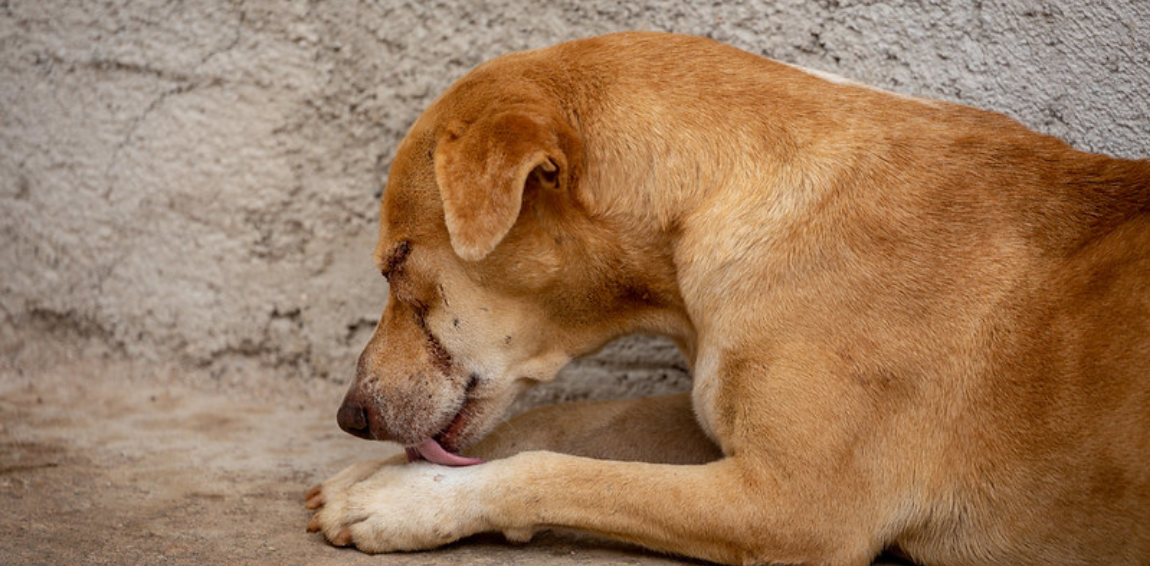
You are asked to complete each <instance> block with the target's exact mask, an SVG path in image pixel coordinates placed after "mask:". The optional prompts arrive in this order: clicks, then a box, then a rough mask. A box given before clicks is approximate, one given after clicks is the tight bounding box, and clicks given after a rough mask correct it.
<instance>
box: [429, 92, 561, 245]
mask: <svg viewBox="0 0 1150 566" xmlns="http://www.w3.org/2000/svg"><path fill="white" fill-rule="evenodd" d="M577 147H578V141H577V139H576V138H575V134H574V132H573V131H572V130H571V129H570V127H568V126H567V125H566V123H564V122H561V121H559V120H556V119H554V118H546V117H543V116H540V115H538V114H536V113H532V112H528V111H520V110H515V111H508V112H503V113H500V114H494V115H492V116H489V117H484V118H482V119H480V120H479V121H476V122H474V123H471V124H454V125H451V126H449V127H448V128H447V129H446V130H445V131H444V133H443V134H442V135H441V136H440V137H439V141H438V143H437V145H436V148H435V181H436V183H438V185H439V194H440V197H441V199H442V200H443V210H444V213H445V217H446V221H447V231H448V233H449V234H450V235H451V246H452V248H454V249H455V253H456V254H458V255H459V257H461V258H463V259H465V260H468V261H477V260H480V259H483V258H484V257H486V256H487V254H489V253H491V250H493V249H495V246H496V245H498V244H499V242H500V241H501V240H503V237H504V236H506V235H507V232H508V231H510V230H511V227H512V226H513V225H514V224H515V221H516V219H517V218H519V210H520V208H521V207H522V205H523V191H524V190H525V189H526V188H527V187H528V186H532V187H534V186H536V185H538V186H539V187H540V188H543V189H565V188H567V185H568V184H569V183H570V182H572V179H573V175H572V172H571V170H570V167H569V164H571V163H573V162H574V159H572V153H573V152H576V151H577Z"/></svg>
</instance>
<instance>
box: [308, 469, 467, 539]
mask: <svg viewBox="0 0 1150 566" xmlns="http://www.w3.org/2000/svg"><path fill="white" fill-rule="evenodd" d="M473 475H475V472H474V471H473V470H472V469H470V468H448V467H444V466H438V465H435V464H430V463H426V462H415V463H411V464H397V463H396V462H385V461H374V462H363V463H360V464H357V465H355V466H351V467H349V468H347V469H345V470H343V471H342V472H340V473H338V474H336V475H335V476H333V477H332V478H331V479H329V480H328V481H326V482H324V483H323V484H322V485H320V486H316V487H315V488H312V490H311V491H309V492H308V507H309V508H313V509H314V508H319V510H318V511H317V512H316V514H315V516H314V517H313V518H312V520H311V523H310V524H309V525H308V530H309V531H313V532H314V531H321V532H323V535H324V537H326V538H327V540H328V541H329V542H331V543H332V544H334V545H336V546H349V545H350V546H355V547H356V548H358V549H360V550H362V551H364V552H393V551H403V550H424V549H428V548H435V547H437V546H442V545H444V544H447V543H450V542H452V541H455V540H458V539H460V538H462V537H465V536H468V535H471V534H474V533H477V532H480V531H482V530H483V525H482V524H481V517H482V513H480V512H479V511H478V509H477V505H476V503H475V501H474V498H468V497H467V493H466V488H467V482H468V479H469V478H470V477H471V476H473Z"/></svg>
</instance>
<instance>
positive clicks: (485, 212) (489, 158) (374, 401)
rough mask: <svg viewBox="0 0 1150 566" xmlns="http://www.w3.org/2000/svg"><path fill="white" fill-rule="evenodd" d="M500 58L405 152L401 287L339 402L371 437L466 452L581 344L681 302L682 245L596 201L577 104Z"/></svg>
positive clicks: (392, 199)
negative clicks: (672, 248) (608, 212)
mask: <svg viewBox="0 0 1150 566" xmlns="http://www.w3.org/2000/svg"><path fill="white" fill-rule="evenodd" d="M490 66H491V64H488V66H487V68H483V67H481V69H480V70H477V71H473V72H472V74H471V75H469V76H468V77H465V78H464V79H463V80H462V81H461V82H460V83H457V84H456V85H454V86H453V87H452V88H451V89H450V90H449V91H448V92H447V93H445V94H444V95H443V96H442V97H441V98H440V99H439V100H438V101H437V102H436V103H435V104H433V105H432V107H431V108H429V109H428V110H427V111H426V112H425V113H424V115H423V116H422V117H421V118H420V119H419V120H418V121H417V122H416V124H415V125H414V126H413V127H412V129H411V131H410V132H409V133H408V135H407V136H406V137H405V139H404V140H403V141H402V142H401V144H400V146H399V148H398V150H397V154H396V158H395V160H394V162H393V163H392V167H391V171H390V174H389V178H388V186H387V190H386V192H385V195H384V199H383V204H382V211H381V229H380V240H379V244H378V247H377V249H376V261H377V263H378V267H379V268H380V270H381V271H382V273H383V275H384V276H385V277H386V278H387V279H388V282H389V295H390V296H389V298H388V303H387V306H386V309H385V310H384V313H383V316H382V318H381V320H380V322H379V325H378V326H377V327H376V330H375V334H374V335H373V336H372V338H371V341H370V343H369V344H368V345H367V347H366V348H365V349H364V351H363V354H362V355H361V356H360V358H359V364H358V368H357V374H356V378H355V382H354V383H353V384H352V385H351V388H350V390H349V391H348V393H347V397H346V398H345V400H344V404H343V406H342V407H341V408H340V411H339V419H338V420H339V423H340V426H341V427H342V428H343V429H344V430H347V431H348V432H350V433H352V434H355V435H357V436H362V437H365V438H374V439H380V440H394V441H396V442H399V443H401V444H404V445H406V446H408V447H413V446H416V445H418V444H420V443H424V442H426V441H427V440H429V439H434V440H435V441H437V442H438V443H439V444H440V445H441V446H442V447H443V448H446V449H447V450H448V451H451V452H455V451H458V450H460V449H461V448H463V447H464V446H466V445H468V444H470V443H472V442H474V441H476V440H478V439H479V438H480V437H482V436H483V435H484V434H486V433H487V432H488V431H490V429H491V428H492V427H493V426H494V425H495V424H497V423H498V422H499V420H500V419H501V417H502V415H503V413H504V411H505V409H506V408H507V406H508V405H509V404H510V403H511V402H512V401H513V400H514V398H515V396H516V395H517V394H518V393H519V392H520V391H521V390H523V389H524V388H525V387H527V386H529V385H531V384H534V383H538V382H545V381H548V380H550V379H552V378H553V377H554V376H555V375H556V373H557V372H558V370H559V369H560V368H561V367H562V366H563V365H564V364H565V363H567V362H568V361H569V360H570V359H571V358H572V357H573V356H577V355H581V354H584V353H587V352H589V351H592V350H594V349H596V348H598V347H600V346H601V345H602V344H604V343H606V342H607V341H609V340H610V339H612V338H614V337H616V336H619V335H621V334H624V333H627V332H631V331H635V330H649V331H663V330H664V329H663V327H664V326H669V324H668V323H667V322H666V320H665V319H666V318H667V315H668V314H671V315H672V316H678V314H675V313H679V312H681V308H679V305H680V302H681V301H680V300H679V299H678V292H677V290H676V289H675V285H674V281H673V279H674V278H673V269H672V268H670V267H669V265H670V263H671V262H670V258H669V253H668V252H666V250H665V249H664V250H662V251H658V250H656V249H655V248H657V247H658V242H655V241H654V240H653V239H652V237H651V236H650V235H648V234H641V233H640V231H639V230H637V229H636V227H635V226H630V225H628V224H629V223H628V222H626V221H623V220H621V219H618V218H616V219H612V218H611V217H608V216H604V215H601V214H596V213H595V212H593V211H592V210H590V207H589V206H588V204H587V202H586V200H587V198H586V196H585V194H584V191H583V189H585V187H584V186H583V185H584V171H585V169H586V163H585V161H586V153H585V138H584V136H583V135H582V134H581V133H580V131H578V130H577V128H576V126H575V125H573V123H574V116H572V115H571V110H570V108H567V109H565V108H564V104H562V103H561V102H560V101H559V100H558V98H557V96H556V95H555V94H547V93H546V92H545V91H546V90H547V89H546V88H543V87H538V85H535V86H532V84H531V79H530V78H526V77H508V76H506V75H507V73H508V71H507V70H506V69H505V67H506V65H504V68H501V67H498V66H496V68H495V69H490V68H489V67H490ZM656 239H657V238H656Z"/></svg>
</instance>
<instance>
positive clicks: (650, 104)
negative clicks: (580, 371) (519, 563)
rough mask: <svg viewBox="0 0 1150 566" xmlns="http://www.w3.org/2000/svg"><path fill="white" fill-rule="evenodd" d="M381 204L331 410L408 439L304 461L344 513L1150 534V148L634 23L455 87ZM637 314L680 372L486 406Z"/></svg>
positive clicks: (443, 537) (880, 536)
mask: <svg viewBox="0 0 1150 566" xmlns="http://www.w3.org/2000/svg"><path fill="white" fill-rule="evenodd" d="M381 227H382V228H381V234H380V239H379V244H378V247H377V249H376V251H375V259H376V262H377V264H378V267H379V268H380V270H381V272H382V274H383V276H384V277H386V278H387V280H388V282H389V300H388V303H387V306H386V308H385V310H384V313H383V316H382V318H381V319H380V321H379V324H378V327H377V328H376V330H375V333H374V335H373V336H372V338H371V340H370V342H369V344H368V345H367V347H366V349H365V350H364V351H363V354H362V356H361V357H360V358H359V362H358V367H357V373H356V377H355V380H354V382H353V383H352V384H351V386H350V389H349V391H348V393H347V396H346V398H345V399H344V401H343V404H342V406H341V407H340V408H339V411H338V418H337V420H338V422H339V425H340V426H341V427H342V428H343V429H344V430H346V431H348V432H350V433H352V434H355V435H357V436H361V437H364V438H368V439H375V440H389V441H394V442H398V443H400V444H402V445H403V446H404V447H405V448H406V451H407V456H408V459H410V460H412V462H411V463H402V462H396V461H373V462H364V463H360V464H357V465H354V466H352V467H350V468H348V469H347V470H344V471H343V472H340V473H339V474H337V475H336V476H334V477H333V478H331V479H330V480H328V481H326V482H324V483H323V484H321V485H319V486H316V487H315V488H313V489H312V490H311V491H309V492H308V494H307V495H306V499H307V506H308V507H309V508H311V509H315V510H316V513H315V515H314V517H313V518H312V521H311V523H310V525H309V528H310V530H312V531H322V533H323V535H324V536H325V537H326V539H327V540H328V541H330V542H331V543H333V544H335V545H341V546H342V545H354V546H355V547H357V548H359V549H361V550H363V551H366V552H392V551H409V550H419V549H430V548H434V547H437V546H440V545H443V544H446V543H450V542H452V541H455V540H458V539H460V538H462V537H466V536H469V535H472V534H475V533H480V532H486V531H493V532H502V533H504V534H505V536H506V537H507V538H508V539H509V540H512V541H524V540H527V539H529V538H530V537H531V536H532V533H533V532H535V531H537V530H538V529H542V528H551V527H561V528H568V529H574V530H578V531H584V532H587V533H592V534H595V535H601V536H604V537H610V538H613V539H618V540H622V541H629V542H631V543H635V544H638V545H641V546H643V547H646V548H649V549H654V550H657V551H663V552H668V553H673V554H677V555H682V556H687V557H694V558H699V559H704V560H709V561H714V562H719V563H725V564H834V565H864V564H869V563H870V562H871V561H872V560H873V559H874V558H875V557H876V556H877V555H878V554H879V553H880V552H883V551H884V550H885V551H891V552H896V553H898V554H901V555H903V556H905V557H908V558H909V559H911V560H914V561H916V562H919V563H921V564H955V565H958V564H964V565H965V564H1020V565H1021V564H1108V565H1113V564H1130V565H1134V564H1142V565H1145V564H1150V162H1148V161H1136V160H1122V159H1116V158H1112V157H1107V156H1102V155H1093V154H1088V153H1083V152H1079V151H1076V150H1074V149H1072V148H1071V147H1070V146H1068V145H1067V144H1066V143H1064V142H1062V141H1060V140H1058V139H1055V138H1052V137H1049V136H1045V135H1041V134H1038V133H1035V132H1032V131H1030V130H1028V129H1026V128H1025V127H1023V126H1022V125H1020V124H1019V123H1017V122H1015V121H1014V120H1011V119H1009V118H1007V117H1005V116H1003V115H1000V114H996V113H992V112H987V111H982V110H977V109H973V108H969V107H966V106H962V105H958V104H953V103H948V102H941V101H935V100H929V99H923V98H916V97H910V96H902V95H897V94H892V93H888V92H884V91H881V90H878V89H874V88H870V87H866V86H862V85H859V84H855V83H852V82H850V81H847V80H845V79H841V78H838V77H835V76H832V75H826V74H823V73H818V72H814V71H807V70H804V69H801V68H798V67H793V66H789V65H786V64H783V63H778V62H774V61H771V60H768V59H765V58H762V57H760V56H757V55H754V54H750V53H747V52H744V51H740V50H738V49H735V48H733V47H729V46H726V45H723V44H720V43H718V42H715V41H711V40H708V39H704V38H698V37H687V36H679V35H669V34H658V33H625V34H617V35H609V36H603V37H596V38H590V39H585V40H579V41H573V42H569V43H562V44H559V45H557V46H554V47H551V48H547V49H542V50H537V51H528V52H522V53H514V54H509V55H505V56H501V57H498V58H496V59H493V60H491V61H489V62H487V63H485V64H482V65H480V66H479V67H477V68H476V69H474V70H473V71H471V72H470V73H469V74H467V75H466V76H465V77H463V78H462V79H461V80H459V81H458V82H457V83H455V84H454V85H453V86H451V87H450V88H449V89H448V90H447V91H446V92H445V93H444V94H443V95H442V96H441V97H440V98H439V99H437V100H436V101H435V102H434V103H433V104H432V105H431V106H430V107H429V108H428V109H427V110H426V111H425V113H424V114H423V115H422V116H421V117H420V118H419V119H418V120H417V121H416V123H415V124H414V125H413V126H412V128H411V130H410V132H409V133H408V134H407V136H406V137H405V138H404V139H403V141H402V142H401V143H400V145H399V147H398V149H397V153H396V157H395V160H394V162H393V164H392V166H391V170H390V174H389V177H388V183H387V190H386V193H385V195H384V198H383V203H382V210H381ZM636 332H643V333H652V334H658V335H663V336H667V337H669V338H670V339H672V340H673V341H675V343H676V344H677V345H678V347H679V348H680V349H681V350H682V352H683V354H684V356H685V357H686V359H687V360H689V362H690V364H691V366H692V372H693V383H692V389H691V391H690V393H689V394H682V395H678V396H671V397H662V398H654V399H644V400H636V401H613V402H604V403H591V404H574V405H570V406H565V405H560V406H556V407H553V408H548V409H543V410H541V411H540V412H534V413H528V414H526V415H524V416H522V417H518V418H517V419H513V420H512V421H510V422H507V423H503V424H501V423H502V415H503V413H504V410H505V409H506V408H507V407H508V405H509V404H510V403H511V401H512V400H513V399H514V398H515V396H516V395H517V394H518V393H519V392H521V391H522V390H523V389H525V388H527V387H529V386H531V385H532V384H536V383H540V382H546V381H548V380H550V379H552V378H553V377H554V376H555V375H556V372H557V371H558V370H559V369H560V368H561V367H562V366H563V365H564V364H566V363H567V362H568V361H570V360H571V359H573V358H575V357H577V356H581V355H584V354H587V353H589V352H593V351H595V350H596V349H597V348H600V347H601V346H603V345H604V344H605V343H607V342H608V341H610V340H612V339H614V338H616V337H619V336H623V335H626V334H630V333H636ZM497 427H498V430H495V429H496V428H497ZM493 430H495V432H494V433H492V431H493ZM489 433H492V434H490V435H489ZM485 437H486V438H485ZM469 448H470V450H467V451H464V450H465V449H469Z"/></svg>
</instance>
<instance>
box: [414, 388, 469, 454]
mask: <svg viewBox="0 0 1150 566" xmlns="http://www.w3.org/2000/svg"><path fill="white" fill-rule="evenodd" d="M478 383H479V378H478V377H477V376H474V375H473V376H472V377H471V380H470V381H469V382H468V383H467V388H466V389H465V390H464V392H463V403H462V404H461V405H460V407H459V412H457V413H456V414H455V416H454V417H453V418H452V419H451V422H449V423H448V424H447V426H446V427H444V428H443V430H441V431H440V432H438V433H437V434H434V435H432V436H431V438H428V439H427V440H424V441H423V442H420V443H419V444H416V445H415V446H406V447H404V451H405V452H407V460H408V461H409V462H415V461H417V460H427V461H428V462H432V463H434V464H440V465H443V466H474V465H475V464H482V463H483V460H480V459H479V458H468V457H466V456H460V455H459V454H457V452H458V451H459V449H460V448H461V447H462V446H461V444H462V442H461V440H462V434H463V432H464V429H465V428H466V427H467V424H468V421H469V420H470V418H471V415H472V413H473V412H474V410H475V405H476V403H477V402H478V401H477V399H475V398H474V397H472V396H471V391H472V390H473V389H475V386H476V385H478Z"/></svg>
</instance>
